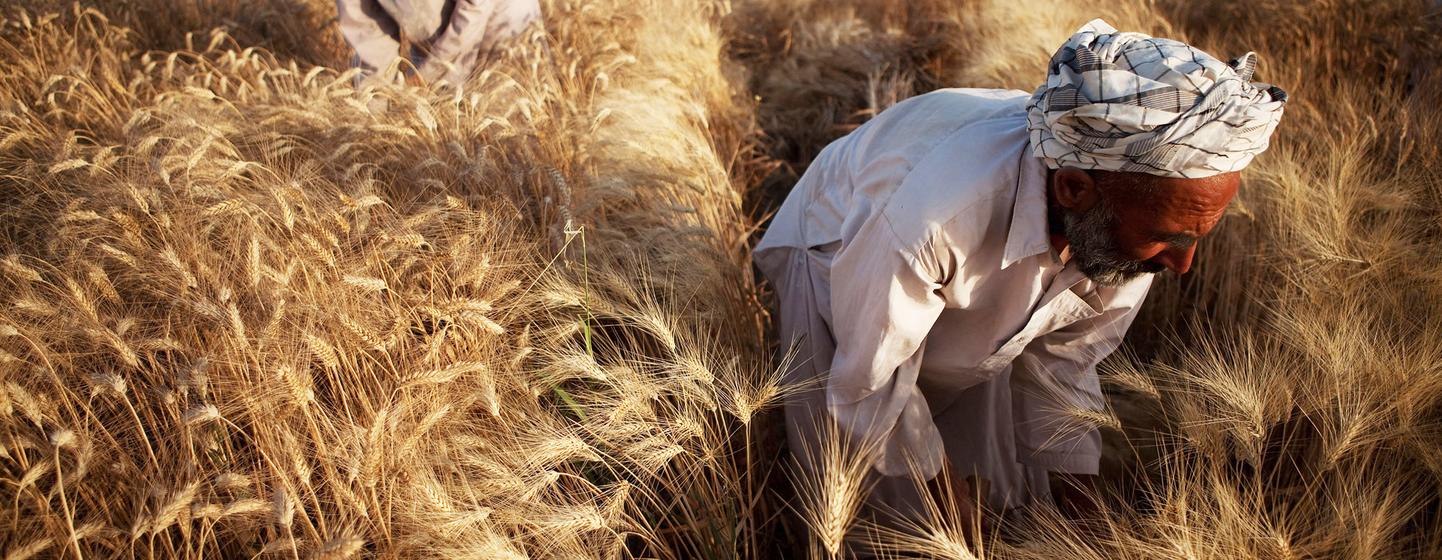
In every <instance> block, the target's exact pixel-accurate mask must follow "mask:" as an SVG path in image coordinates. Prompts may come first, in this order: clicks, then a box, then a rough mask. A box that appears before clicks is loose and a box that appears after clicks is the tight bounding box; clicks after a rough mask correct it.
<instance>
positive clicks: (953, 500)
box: [927, 457, 978, 536]
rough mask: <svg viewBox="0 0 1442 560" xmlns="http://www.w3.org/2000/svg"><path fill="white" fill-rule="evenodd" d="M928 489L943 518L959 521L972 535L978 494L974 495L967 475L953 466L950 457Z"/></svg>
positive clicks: (930, 482)
mask: <svg viewBox="0 0 1442 560" xmlns="http://www.w3.org/2000/svg"><path fill="white" fill-rule="evenodd" d="M927 489H928V490H929V491H930V492H931V497H932V499H933V500H935V501H936V505H937V506H938V507H939V508H941V515H942V519H945V520H950V521H956V522H958V523H959V524H960V526H961V527H965V528H966V534H967V535H968V536H969V535H971V532H972V527H974V526H975V525H976V520H977V515H978V514H977V508H976V496H975V495H973V491H972V487H971V483H969V482H967V477H966V476H964V475H962V473H960V472H957V470H956V468H955V467H953V466H952V464H951V458H950V457H948V458H946V459H945V462H943V463H942V465H941V472H940V473H937V475H936V478H933V479H931V481H929V482H927Z"/></svg>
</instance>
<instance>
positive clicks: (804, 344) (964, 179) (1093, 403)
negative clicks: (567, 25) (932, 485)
mask: <svg viewBox="0 0 1442 560" xmlns="http://www.w3.org/2000/svg"><path fill="white" fill-rule="evenodd" d="M1027 99H1028V94H1027V93H1026V92H1021V91H1002V90H973V89H949V90H939V91H935V92H932V93H928V94H925V95H921V96H917V97H914V98H911V99H908V100H906V101H904V102H902V103H899V104H897V105H896V106H894V107H892V108H890V109H887V110H886V111H883V112H882V113H881V114H879V115H878V116H877V117H876V118H874V119H872V120H871V121H869V122H867V123H866V124H864V125H862V126H861V127H859V128H857V129H856V130H855V131H853V132H852V133H851V134H849V135H847V136H846V137H844V138H841V139H839V140H837V141H835V142H833V143H832V144H831V145H829V146H827V147H826V148H825V149H824V150H822V152H821V154H820V155H819V156H818V157H817V159H816V161H815V162H813V163H812V165H811V166H810V168H808V170H807V171H806V174H805V175H804V176H803V177H802V178H801V180H800V182H799V183H797V185H796V187H795V189H794V190H793V191H792V192H791V193H790V195H789V196H788V197H787V199H786V201H785V202H784V203H783V204H782V206H781V209H780V210H779V211H778V213H777V215H776V218H775V220H774V221H773V222H772V224H771V226H770V228H769V229H768V230H767V232H766V234H765V236H764V237H763V239H762V240H761V243H760V244H759V245H758V246H757V247H756V249H755V252H754V256H755V262H756V263H757V266H758V267H759V268H760V269H761V271H762V272H763V273H764V274H765V275H766V276H767V277H768V278H769V279H771V280H772V281H773V282H779V283H783V284H785V285H784V286H777V294H778V296H780V307H781V310H780V315H781V317H782V321H781V326H782V331H783V332H782V335H783V343H789V342H799V343H800V345H801V350H802V354H803V358H804V359H803V362H802V364H801V367H800V368H798V370H800V371H799V372H798V373H794V374H793V375H792V377H791V378H790V379H788V382H799V381H804V380H805V378H806V377H808V376H821V377H824V389H823V390H818V391H813V392H810V393H804V392H803V393H799V394H798V395H797V396H796V397H794V399H795V401H794V402H788V403H787V413H788V414H787V416H788V418H787V422H788V425H789V426H788V433H789V434H791V436H790V439H791V446H792V449H793V451H797V452H799V451H800V449H799V447H803V446H804V445H805V444H804V442H800V441H797V440H798V439H802V438H805V437H807V436H806V433H805V432H806V430H805V429H804V428H797V427H796V426H795V425H796V424H799V423H805V422H806V421H807V418H806V416H807V414H816V413H820V411H822V410H826V411H829V413H830V414H831V415H832V417H834V418H835V419H836V420H837V421H838V423H839V424H840V425H841V426H842V427H843V428H844V429H846V430H848V433H850V434H851V435H852V436H853V437H856V438H869V439H872V440H873V441H877V442H879V444H880V449H881V453H880V457H879V458H878V460H877V463H876V464H875V469H876V470H877V471H879V472H880V473H881V474H883V475H887V476H889V477H903V476H906V475H907V474H908V472H909V470H908V468H907V465H908V461H913V462H914V464H915V465H916V466H917V467H918V469H919V471H920V472H921V473H922V474H924V475H926V476H927V477H928V478H930V477H933V476H935V474H936V473H937V472H938V471H939V470H940V467H941V464H942V456H943V454H945V455H948V456H950V457H951V459H952V461H953V463H955V464H956V465H957V467H958V468H959V469H962V470H965V471H967V472H964V473H963V474H979V475H981V476H982V477H983V478H987V479H988V480H989V481H990V482H991V492H990V494H989V496H988V500H989V501H990V502H991V503H992V505H1015V504H1018V503H1021V502H1024V501H1026V498H1027V496H1028V494H1029V493H1030V492H1029V488H1028V485H1029V484H1035V483H1036V482H1037V481H1038V480H1040V481H1045V473H1046V471H1048V470H1049V471H1058V472H1070V473H1077V474H1094V473H1096V471H1097V463H1098V459H1099V457H1100V435H1099V434H1098V433H1097V432H1096V430H1094V429H1090V428H1087V427H1082V428H1080V429H1079V428H1078V427H1077V426H1078V424H1077V423H1076V422H1073V421H1070V420H1069V419H1068V417H1067V414H1066V412H1065V410H1066V409H1069V408H1071V409H1075V408H1084V409H1093V410H1095V409H1098V408H1100V407H1101V405H1102V403H1103V400H1102V399H1103V397H1102V394H1101V391H1100V387H1099V385H1098V381H1097V378H1096V373H1095V365H1096V363H1097V362H1099V361H1100V360H1101V359H1102V358H1103V357H1105V356H1106V355H1108V354H1110V353H1111V352H1112V351H1113V350H1115V349H1116V347H1117V345H1118V344H1119V343H1120V341H1121V339H1122V335H1123V334H1124V333H1125V332H1126V329H1127V327H1128V326H1129V325H1130V324H1131V322H1132V319H1133V318H1134V317H1135V314H1136V312H1137V310H1138V309H1139V307H1140V304H1141V302H1142V300H1143V298H1144V297H1145V295H1146V292H1147V289H1148V287H1149V286H1150V284H1151V276H1150V275H1142V276H1140V277H1138V278H1136V279H1134V280H1132V281H1129V282H1128V283H1126V284H1123V285H1121V286H1117V287H1105V286H1098V285H1095V284H1094V283H1093V282H1091V281H1090V280H1088V279H1086V278H1085V276H1084V275H1083V274H1081V272H1080V271H1079V270H1078V269H1077V268H1076V266H1075V263H1074V262H1073V263H1067V264H1065V265H1063V264H1062V263H1061V262H1060V259H1059V256H1058V255H1057V254H1056V252H1055V250H1053V248H1052V247H1051V244H1050V241H1049V237H1048V232H1047V220H1046V191H1045V178H1046V167H1045V165H1044V164H1043V162H1042V161H1041V160H1040V159H1037V158H1035V157H1033V156H1032V155H1031V153H1030V150H1029V149H1028V134H1027V121H1026V108H1025V104H1026V101H1027ZM798 260H799V262H802V263H804V266H803V265H798V264H797V262H798ZM796 270H802V271H805V274H801V273H799V272H795V271H796ZM788 271H790V272H788ZM797 314H800V316H797ZM939 426H940V427H939ZM810 445H811V447H812V448H814V444H810ZM1038 474H1039V475H1040V478H1038Z"/></svg>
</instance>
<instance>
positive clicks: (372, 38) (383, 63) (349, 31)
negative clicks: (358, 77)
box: [335, 0, 401, 75]
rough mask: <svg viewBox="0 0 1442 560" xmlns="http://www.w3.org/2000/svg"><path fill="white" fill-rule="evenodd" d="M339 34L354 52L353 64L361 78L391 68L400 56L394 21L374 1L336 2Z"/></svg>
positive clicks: (353, 0) (344, 0)
mask: <svg viewBox="0 0 1442 560" xmlns="http://www.w3.org/2000/svg"><path fill="white" fill-rule="evenodd" d="M335 4H336V16H337V20H338V25H339V27H340V33H341V36H342V37H345V40H346V42H348V43H350V46H351V48H352V49H354V50H355V55H356V60H355V64H356V66H357V67H359V68H360V69H361V72H362V74H363V75H370V74H373V73H375V72H376V71H377V70H379V69H381V68H385V67H387V66H389V65H390V63H391V61H392V60H395V58H396V57H398V56H400V49H401V45H400V43H399V42H398V41H397V40H396V37H397V36H398V35H399V32H398V30H397V29H396V26H395V22H394V21H392V20H391V19H390V16H389V15H386V14H385V12H384V11H382V9H381V7H380V5H379V4H377V3H376V2H375V0H336V3H335Z"/></svg>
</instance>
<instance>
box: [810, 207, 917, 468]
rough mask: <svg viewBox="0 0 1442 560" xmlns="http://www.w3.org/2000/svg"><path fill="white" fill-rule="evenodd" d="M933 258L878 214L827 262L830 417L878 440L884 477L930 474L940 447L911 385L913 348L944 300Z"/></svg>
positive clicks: (856, 436) (858, 435)
mask: <svg viewBox="0 0 1442 560" xmlns="http://www.w3.org/2000/svg"><path fill="white" fill-rule="evenodd" d="M939 272H940V271H939V270H938V267H937V266H936V263H935V259H934V258H926V257H921V258H918V256H917V255H916V253H915V252H914V251H913V250H912V249H911V248H909V247H906V246H904V245H903V244H902V243H901V241H900V240H899V239H898V238H897V236H896V234H895V233H894V232H893V231H892V229H891V224H890V223H889V222H888V221H887V220H886V218H885V216H877V217H875V218H873V219H872V220H871V221H870V223H868V224H866V225H863V226H862V228H861V229H860V230H859V231H858V232H857V234H856V235H855V236H854V237H853V239H852V241H851V242H850V243H849V244H847V245H846V247H844V248H843V249H842V250H841V251H840V252H839V253H837V255H836V259H835V261H833V264H832V267H831V309H832V312H831V315H832V323H833V324H832V325H831V328H832V332H833V334H834V335H835V338H836V354H835V356H834V357H833V359H832V363H831V374H830V376H829V378H828V380H827V386H826V398H827V404H828V408H829V410H830V411H831V414H832V416H833V417H834V418H835V419H836V420H837V422H838V423H839V424H840V426H841V427H842V429H843V432H844V433H849V434H851V436H852V437H853V441H856V442H858V443H860V442H862V441H865V442H868V443H874V444H876V445H878V447H879V449H878V451H879V453H880V455H879V458H878V460H877V463H876V469H877V470H878V471H880V472H881V473H882V474H885V475H888V476H906V475H909V474H911V471H910V470H909V468H908V458H909V459H910V460H911V461H913V462H915V465H916V467H918V468H919V469H920V472H921V474H923V475H924V476H926V477H927V478H931V477H934V476H935V475H936V473H937V472H938V471H939V470H940V469H941V463H942V458H943V457H944V455H945V454H944V451H943V449H942V442H941V435H940V433H939V432H937V429H936V424H935V423H933V422H932V419H931V412H930V409H929V408H928V407H927V404H926V399H925V398H924V397H923V396H922V394H921V391H920V389H918V388H917V386H916V376H917V373H918V371H919V367H918V366H919V360H920V358H921V356H920V355H919V350H920V349H921V346H922V342H923V341H924V340H925V338H926V335H927V333H928V332H930V331H931V327H932V325H933V324H934V323H935V322H936V318H937V316H938V315H940V314H941V311H942V309H943V308H944V307H945V302H944V301H943V300H942V298H941V296H940V295H938V293H937V288H939V287H940V285H939V284H938V283H937V280H936V279H937V278H942V277H944V276H942V275H941V274H940V273H939Z"/></svg>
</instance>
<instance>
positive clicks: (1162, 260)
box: [1153, 243, 1197, 274]
mask: <svg viewBox="0 0 1442 560" xmlns="http://www.w3.org/2000/svg"><path fill="white" fill-rule="evenodd" d="M1196 253H1197V244H1196V243H1193V244H1191V245H1188V246H1186V247H1185V248H1176V249H1169V250H1167V251H1164V252H1162V253H1161V254H1158V255H1157V256H1156V258H1155V259H1153V260H1155V261H1156V262H1157V264H1160V265H1162V266H1165V267H1167V268H1168V269H1170V270H1171V271H1172V272H1175V273H1177V274H1186V273H1187V271H1189V270H1191V269H1192V257H1194V256H1195V255H1196Z"/></svg>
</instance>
